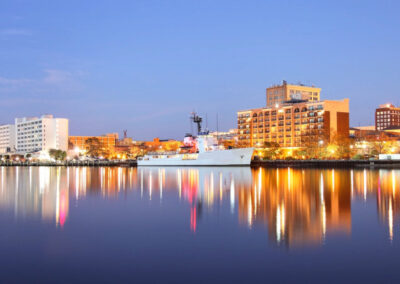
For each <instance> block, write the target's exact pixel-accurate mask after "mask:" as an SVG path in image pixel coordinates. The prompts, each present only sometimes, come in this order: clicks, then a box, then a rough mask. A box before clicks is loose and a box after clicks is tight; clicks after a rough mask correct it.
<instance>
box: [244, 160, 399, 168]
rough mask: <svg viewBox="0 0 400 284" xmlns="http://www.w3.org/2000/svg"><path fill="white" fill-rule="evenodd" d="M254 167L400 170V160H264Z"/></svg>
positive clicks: (252, 164)
mask: <svg viewBox="0 0 400 284" xmlns="http://www.w3.org/2000/svg"><path fill="white" fill-rule="evenodd" d="M251 166H252V167H266V168H287V167H291V168H400V160H396V161H394V160H290V161H289V160H263V161H252V163H251Z"/></svg>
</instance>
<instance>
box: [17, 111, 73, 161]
mask: <svg viewBox="0 0 400 284" xmlns="http://www.w3.org/2000/svg"><path fill="white" fill-rule="evenodd" d="M15 133H16V135H15V136H16V151H17V152H18V153H21V154H24V153H32V152H39V151H48V150H50V149H58V150H63V151H67V149H68V119H65V118H54V117H53V115H42V116H41V117H23V118H16V119H15Z"/></svg>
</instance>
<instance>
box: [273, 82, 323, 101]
mask: <svg viewBox="0 0 400 284" xmlns="http://www.w3.org/2000/svg"><path fill="white" fill-rule="evenodd" d="M320 92H321V89H320V88H317V87H314V86H305V85H302V84H298V85H292V84H288V83H287V82H286V81H283V82H282V85H275V86H271V87H269V88H267V91H266V93H267V107H271V106H275V105H276V104H278V105H280V104H283V103H284V102H285V101H290V100H293V99H296V100H306V101H319V100H320Z"/></svg>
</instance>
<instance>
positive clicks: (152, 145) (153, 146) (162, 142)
mask: <svg viewBox="0 0 400 284" xmlns="http://www.w3.org/2000/svg"><path fill="white" fill-rule="evenodd" d="M182 145H183V143H182V142H181V141H177V140H173V139H160V138H154V139H153V141H145V142H144V146H145V148H146V149H147V150H148V151H155V152H157V151H161V152H162V151H176V150H178V149H179V147H180V146H182Z"/></svg>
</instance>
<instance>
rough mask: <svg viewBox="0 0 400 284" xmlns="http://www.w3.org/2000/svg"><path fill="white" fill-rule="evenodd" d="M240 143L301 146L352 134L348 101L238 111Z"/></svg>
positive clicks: (293, 103) (316, 102) (289, 104)
mask: <svg viewBox="0 0 400 284" xmlns="http://www.w3.org/2000/svg"><path fill="white" fill-rule="evenodd" d="M238 131H239V145H241V146H262V145H264V143H265V142H277V143H278V144H279V145H280V146H285V147H298V146H305V145H306V144H307V143H312V142H318V141H319V140H328V141H329V140H330V139H331V138H332V137H333V136H334V135H336V134H337V135H338V136H339V137H348V136H349V100H348V99H344V100H342V101H328V100H325V101H303V100H301V101H295V100H292V101H287V102H285V103H283V104H281V105H277V106H273V107H266V108H258V109H250V110H244V111H239V112H238Z"/></svg>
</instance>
